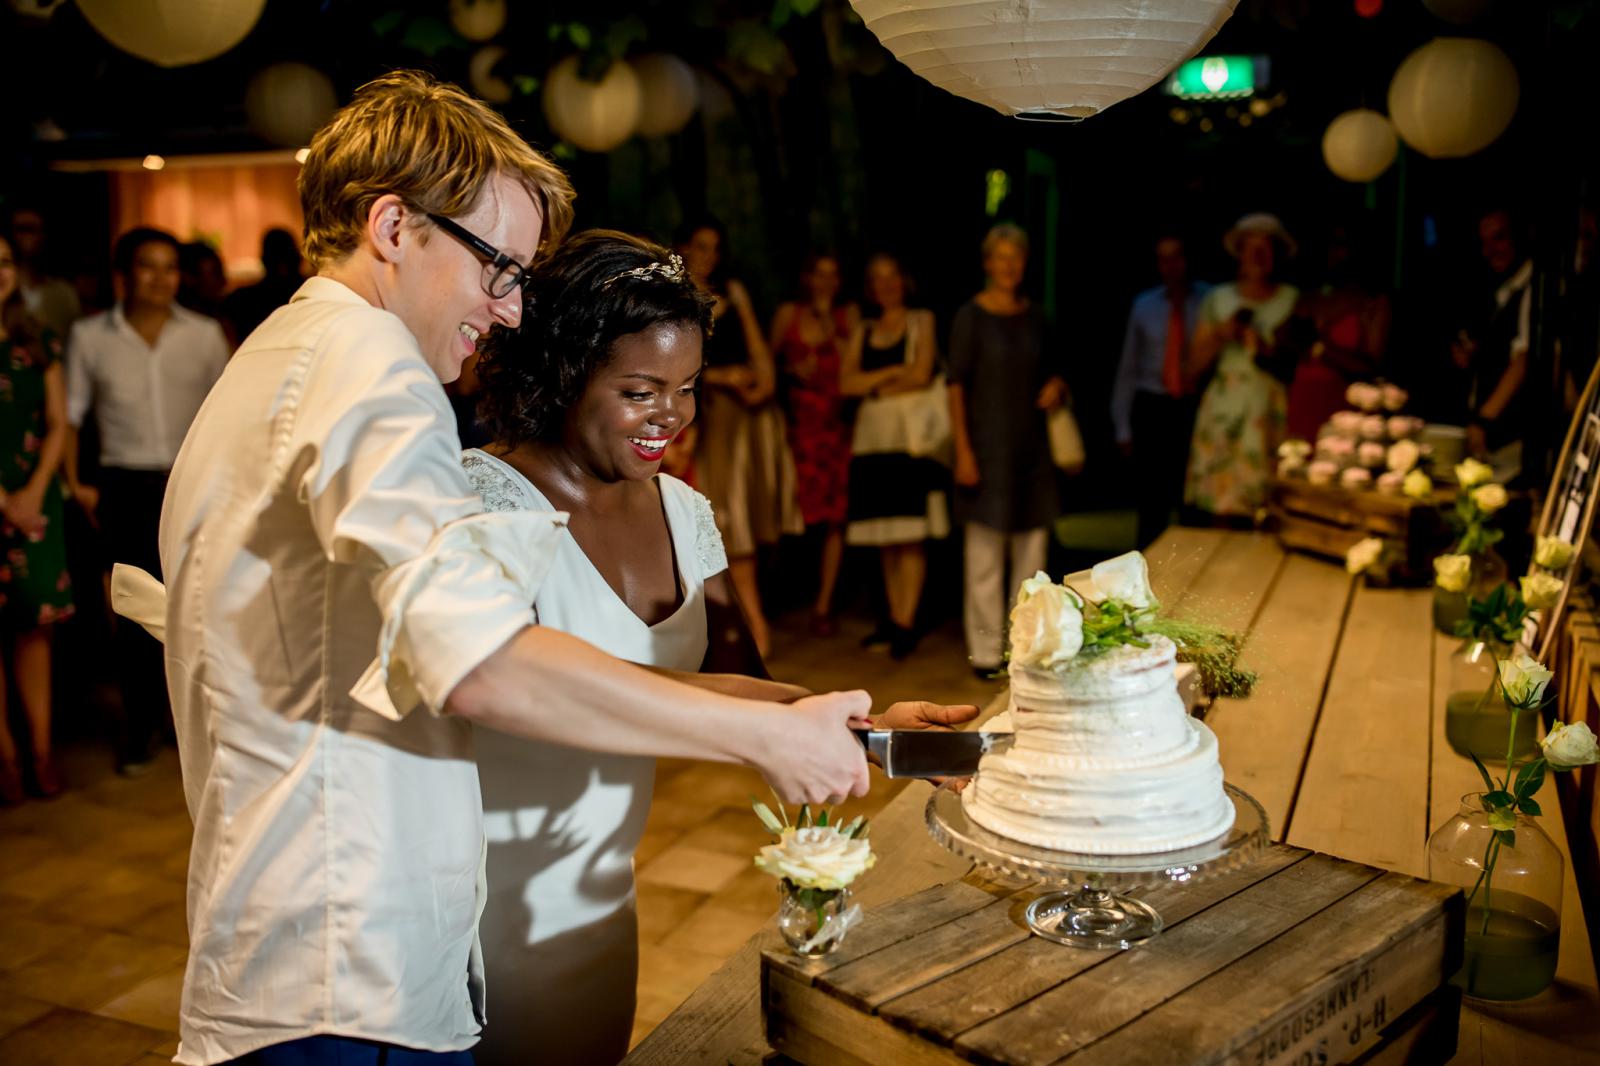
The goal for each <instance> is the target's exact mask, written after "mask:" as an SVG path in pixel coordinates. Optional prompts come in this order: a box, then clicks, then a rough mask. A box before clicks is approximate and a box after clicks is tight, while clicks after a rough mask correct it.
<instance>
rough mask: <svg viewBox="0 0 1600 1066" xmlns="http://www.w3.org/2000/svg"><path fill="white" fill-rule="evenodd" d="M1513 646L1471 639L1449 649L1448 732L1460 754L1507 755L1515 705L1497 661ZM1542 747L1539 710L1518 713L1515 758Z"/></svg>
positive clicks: (1493, 758) (1496, 759) (1492, 759)
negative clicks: (1502, 682) (1509, 704)
mask: <svg viewBox="0 0 1600 1066" xmlns="http://www.w3.org/2000/svg"><path fill="white" fill-rule="evenodd" d="M1510 654H1511V649H1510V648H1509V647H1507V646H1506V645H1504V644H1500V643H1496V642H1494V641H1485V640H1474V639H1470V638H1469V639H1467V640H1465V641H1463V642H1462V644H1461V646H1460V647H1459V648H1457V649H1456V650H1455V651H1454V652H1452V653H1451V655H1450V665H1449V669H1448V670H1447V672H1446V676H1445V677H1444V679H1443V680H1444V684H1443V686H1442V689H1443V692H1444V736H1445V740H1446V741H1447V742H1448V743H1449V745H1450V748H1451V750H1452V751H1454V752H1455V753H1456V754H1457V755H1462V756H1470V755H1476V756H1477V757H1478V758H1479V760H1481V761H1482V762H1486V763H1504V762H1505V761H1506V739H1507V737H1508V735H1509V734H1510V732H1511V708H1509V707H1507V706H1506V701H1505V696H1504V695H1503V694H1502V693H1501V691H1500V686H1499V685H1498V684H1497V674H1498V670H1499V667H1498V665H1497V664H1498V662H1499V660H1501V659H1504V658H1506V657H1508V656H1509V655H1510ZM1538 753H1539V716H1538V715H1537V714H1519V715H1518V716H1517V736H1516V739H1515V741H1514V742H1513V744H1512V750H1511V757H1512V759H1513V760H1516V761H1521V760H1523V759H1529V758H1533V757H1534V756H1536V755H1537V754H1538Z"/></svg>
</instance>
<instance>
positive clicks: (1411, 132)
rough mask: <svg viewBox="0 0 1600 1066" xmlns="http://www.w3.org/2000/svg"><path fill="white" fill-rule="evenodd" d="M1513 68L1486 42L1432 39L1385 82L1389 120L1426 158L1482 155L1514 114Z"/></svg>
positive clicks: (1452, 38) (1514, 69)
mask: <svg viewBox="0 0 1600 1066" xmlns="http://www.w3.org/2000/svg"><path fill="white" fill-rule="evenodd" d="M1517 93H1518V84H1517V68H1516V67H1515V66H1513V65H1512V63H1511V60H1510V59H1508V58H1507V57H1506V54H1505V53H1504V52H1502V51H1500V49H1498V48H1496V47H1495V46H1494V45H1492V44H1490V43H1489V42H1488V41H1480V40H1478V39H1477V38H1474V37H1436V38H1434V39H1433V40H1432V41H1429V42H1428V43H1427V44H1425V45H1423V46H1422V47H1421V48H1418V49H1417V50H1416V51H1415V52H1412V53H1411V54H1410V55H1408V56H1406V58H1405V60H1404V61H1403V62H1402V63H1401V64H1400V68H1399V69H1398V70H1396V71H1395V72H1394V80H1393V81H1391V82H1389V119H1390V121H1391V122H1393V123H1394V128H1395V129H1396V130H1397V131H1399V134H1400V137H1401V139H1402V140H1404V141H1405V142H1406V143H1407V144H1408V145H1410V146H1411V147H1412V148H1415V149H1416V150H1417V151H1419V152H1421V153H1422V154H1423V155H1425V156H1428V157H1429V158H1430V159H1458V158H1460V157H1461V156H1465V155H1471V154H1472V153H1474V152H1478V151H1482V150H1483V149H1485V148H1487V147H1488V146H1489V145H1491V144H1493V143H1494V140H1495V138H1496V137H1499V136H1500V135H1501V134H1502V133H1504V132H1505V130H1506V127H1507V126H1509V125H1510V124H1511V116H1513V115H1515V114H1516V112H1517Z"/></svg>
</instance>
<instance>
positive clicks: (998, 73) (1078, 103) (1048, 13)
mask: <svg viewBox="0 0 1600 1066" xmlns="http://www.w3.org/2000/svg"><path fill="white" fill-rule="evenodd" d="M850 3H851V6H852V7H854V8H855V9H856V13H857V14H859V15H860V16H861V20H862V21H863V22H864V23H866V25H867V28H868V29H869V30H871V31H872V32H873V33H874V34H875V35H876V36H877V38H878V40H879V41H881V42H883V46H884V47H885V48H887V49H888V50H889V51H890V52H893V53H894V56H895V58H896V59H898V60H900V62H902V63H904V64H905V65H906V66H908V67H910V68H911V70H912V72H913V73H915V74H918V75H921V76H922V77H923V78H926V79H927V80H928V81H929V82H931V83H933V84H934V85H937V86H938V87H939V88H941V89H944V90H947V91H948V92H952V93H955V94H956V95H957V96H964V97H966V98H967V99H968V100H975V101H977V102H978V103H980V104H984V105H985V106H988V107H992V108H994V109H995V110H996V111H999V112H1000V113H1001V114H1005V115H1022V116H1024V117H1029V118H1056V119H1061V118H1067V119H1080V118H1088V117H1089V116H1090V115H1094V114H1096V113H1098V112H1100V111H1104V110H1105V109H1106V108H1108V107H1110V106H1111V105H1112V104H1115V103H1117V102H1119V101H1121V100H1126V99H1127V98H1128V97H1130V96H1133V95H1135V94H1137V93H1141V92H1143V91H1144V90H1146V89H1148V88H1149V87H1150V86H1152V85H1154V84H1155V83H1156V82H1158V81H1160V80H1161V79H1162V77H1164V76H1165V75H1166V74H1168V73H1169V72H1170V71H1171V70H1172V68H1173V67H1175V66H1177V65H1178V63H1180V62H1181V61H1183V60H1185V59H1187V58H1189V57H1190V56H1192V55H1194V54H1195V52H1197V51H1199V50H1200V48H1201V46H1203V45H1204V44H1205V43H1206V42H1207V41H1209V40H1211V38H1212V36H1213V35H1214V34H1215V33H1216V32H1217V29H1218V27H1220V26H1221V25H1222V24H1223V23H1224V22H1226V21H1227V19H1228V16H1229V15H1231V14H1233V8H1234V4H1235V3H1237V0H1143V2H1140V3H1134V4H1130V3H1128V2H1127V0H1029V2H1025V3H1018V2H1016V0H850Z"/></svg>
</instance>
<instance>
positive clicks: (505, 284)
mask: <svg viewBox="0 0 1600 1066" xmlns="http://www.w3.org/2000/svg"><path fill="white" fill-rule="evenodd" d="M428 219H429V220H430V221H431V222H432V223H433V224H434V225H435V226H438V227H439V228H440V229H442V230H444V231H445V232H446V233H448V234H450V236H452V237H454V238H455V239H456V240H458V241H460V242H461V243H462V244H464V245H466V246H467V247H468V248H471V249H472V250H473V251H474V252H477V253H478V254H479V255H480V256H482V257H483V259H484V264H483V291H484V292H487V293H488V294H489V295H490V296H492V297H494V298H495V299H496V300H498V299H500V298H501V297H503V296H507V295H510V293H511V290H512V289H518V288H522V287H523V286H525V285H527V284H528V268H527V267H525V266H523V265H522V264H521V263H519V262H517V261H516V260H515V259H513V258H511V256H509V255H507V254H506V253H504V252H502V251H501V250H500V249H498V248H496V247H495V246H494V245H492V244H490V243H489V242H488V241H486V240H484V239H483V238H482V237H480V236H478V235H477V234H476V233H473V232H472V231H471V230H469V229H467V228H466V227H465V226H462V225H460V224H459V223H457V222H454V221H452V220H450V219H448V218H445V217H444V216H443V215H433V214H430V215H429V216H428Z"/></svg>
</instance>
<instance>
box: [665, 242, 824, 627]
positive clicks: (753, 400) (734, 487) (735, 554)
mask: <svg viewBox="0 0 1600 1066" xmlns="http://www.w3.org/2000/svg"><path fill="white" fill-rule="evenodd" d="M726 246H727V242H726V239H725V233H724V230H723V228H722V226H721V224H720V223H717V222H714V221H711V220H709V219H708V220H704V221H701V222H697V223H693V224H691V225H690V226H689V227H688V228H686V229H685V230H684V231H683V232H682V234H681V235H680V239H679V241H678V242H677V248H678V253H679V254H680V255H682V256H683V261H684V265H685V266H686V267H687V268H688V271H689V275H690V276H691V277H692V278H694V280H695V282H696V283H697V284H699V285H700V286H702V287H703V288H704V289H705V290H706V291H707V292H709V293H710V294H711V297H712V300H713V303H712V307H711V332H710V333H709V334H708V335H707V336H706V342H705V372H704V373H703V374H701V376H700V382H701V409H700V440H699V443H698V446H697V447H696V450H695V475H696V477H697V478H698V480H699V484H698V487H699V489H700V491H701V492H704V493H705V494H706V496H708V497H709V498H710V499H711V506H712V509H713V511H714V512H715V514H716V517H717V528H718V529H719V530H721V532H722V540H723V543H724V544H725V545H726V547H727V552H728V575H729V577H731V578H732V579H733V587H734V589H735V590H736V591H737V592H738V594H739V602H740V604H741V605H742V606H743V608H744V610H745V613H746V614H747V615H748V616H749V623H750V633H751V635H752V636H753V637H754V638H755V642H756V647H757V648H758V649H759V650H760V652H761V654H762V655H763V656H765V655H766V654H767V652H768V651H769V650H770V648H771V643H772V642H771V631H770V629H769V627H768V625H767V619H766V614H765V612H764V611H763V610H762V607H761V589H760V586H759V583H758V581H757V565H756V551H757V549H758V548H759V547H760V546H761V545H763V544H775V543H777V541H778V539H779V538H780V537H781V536H783V534H785V533H803V532H805V522H804V520H803V518H802V517H801V514H800V509H799V506H798V504H797V502H796V499H795V470H794V458H793V456H792V455H791V454H790V453H789V444H788V441H787V440H786V439H785V431H784V424H783V415H782V414H781V413H780V412H779V411H778V408H777V405H776V404H775V403H773V394H774V392H775V390H776V377H775V372H774V369H773V363H772V352H771V350H770V349H769V348H768V347H767V341H766V338H765V337H763V336H762V335H761V325H760V323H759V321H758V320H757V318H756V311H755V307H754V305H753V304H752V303H751V302H750V293H749V292H748V291H747V290H746V289H745V287H744V285H743V283H741V282H740V281H739V280H738V279H736V278H732V277H728V276H727V274H726V272H725V270H724V269H723V255H724V253H725V250H726Z"/></svg>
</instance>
